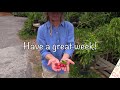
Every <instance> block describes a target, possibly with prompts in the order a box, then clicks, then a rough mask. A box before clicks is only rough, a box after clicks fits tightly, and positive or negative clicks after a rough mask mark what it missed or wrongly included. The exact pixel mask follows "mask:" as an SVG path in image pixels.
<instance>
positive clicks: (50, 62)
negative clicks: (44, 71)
mask: <svg viewBox="0 0 120 90" xmlns="http://www.w3.org/2000/svg"><path fill="white" fill-rule="evenodd" d="M59 63H60V62H59V60H58V59H57V58H52V59H50V60H49V61H48V65H51V67H52V69H53V70H54V71H56V72H58V71H60V70H61V68H60V67H57V68H56V64H59Z"/></svg>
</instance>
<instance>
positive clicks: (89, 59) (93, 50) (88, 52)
mask: <svg viewBox="0 0 120 90" xmlns="http://www.w3.org/2000/svg"><path fill="white" fill-rule="evenodd" d="M75 42H76V44H77V45H79V48H78V47H76V50H75V54H76V55H77V57H78V58H77V59H78V60H79V61H80V66H81V68H83V69H87V68H89V67H90V66H91V65H92V64H93V61H94V56H95V55H96V54H97V53H98V52H97V49H98V43H99V41H98V39H97V37H96V35H95V34H94V33H92V32H91V30H90V29H82V28H81V29H78V28H76V29H75ZM77 45H76V46H77ZM77 48H78V49H77Z"/></svg>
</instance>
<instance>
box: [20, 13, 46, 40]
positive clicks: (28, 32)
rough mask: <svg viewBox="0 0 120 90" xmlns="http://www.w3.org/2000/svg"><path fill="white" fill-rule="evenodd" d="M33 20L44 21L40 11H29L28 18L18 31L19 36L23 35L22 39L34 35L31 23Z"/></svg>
mask: <svg viewBox="0 0 120 90" xmlns="http://www.w3.org/2000/svg"><path fill="white" fill-rule="evenodd" d="M35 20H38V21H39V22H40V23H41V22H45V18H44V16H43V13H42V12H29V15H28V19H27V20H26V21H25V23H24V27H23V28H22V30H21V31H20V34H19V35H20V36H21V37H24V38H23V39H25V38H26V39H27V38H31V37H32V36H36V32H34V30H33V29H34V28H33V23H34V21H35Z"/></svg>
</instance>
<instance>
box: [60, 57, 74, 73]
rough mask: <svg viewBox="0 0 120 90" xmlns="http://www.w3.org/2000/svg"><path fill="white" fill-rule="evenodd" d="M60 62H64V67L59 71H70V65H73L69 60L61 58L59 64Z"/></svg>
mask: <svg viewBox="0 0 120 90" xmlns="http://www.w3.org/2000/svg"><path fill="white" fill-rule="evenodd" d="M62 61H65V62H66V67H62V68H61V69H62V70H64V71H67V72H69V71H70V64H73V65H74V64H75V63H74V62H73V61H72V60H71V59H68V58H66V59H64V58H62V59H61V61H60V62H62Z"/></svg>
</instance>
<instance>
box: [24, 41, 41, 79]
mask: <svg viewBox="0 0 120 90" xmlns="http://www.w3.org/2000/svg"><path fill="white" fill-rule="evenodd" d="M25 42H26V43H27V42H30V44H31V45H37V44H36V39H32V40H27V41H25ZM40 60H41V56H40V53H39V50H36V49H35V50H29V62H30V64H31V66H32V77H33V78H42V66H41V61H40Z"/></svg>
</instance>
